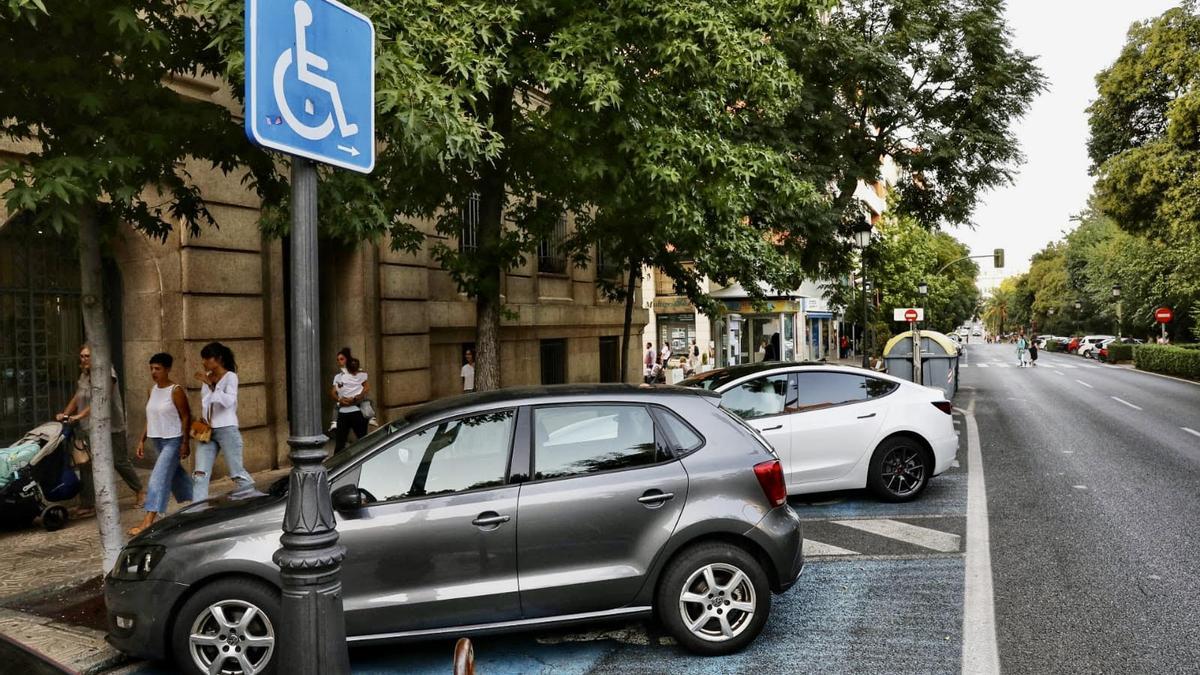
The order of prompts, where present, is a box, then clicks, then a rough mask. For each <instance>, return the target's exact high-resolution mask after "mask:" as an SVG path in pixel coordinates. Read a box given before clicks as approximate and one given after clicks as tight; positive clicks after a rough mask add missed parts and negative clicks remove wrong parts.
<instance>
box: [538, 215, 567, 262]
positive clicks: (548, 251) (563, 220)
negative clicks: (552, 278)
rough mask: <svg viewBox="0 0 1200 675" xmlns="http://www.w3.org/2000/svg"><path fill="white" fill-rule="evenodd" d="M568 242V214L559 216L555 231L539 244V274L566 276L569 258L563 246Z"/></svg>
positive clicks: (555, 223) (543, 238)
mask: <svg viewBox="0 0 1200 675" xmlns="http://www.w3.org/2000/svg"><path fill="white" fill-rule="evenodd" d="M566 240H567V214H565V213H563V214H561V215H559V217H558V220H557V221H555V222H554V229H553V230H552V231H551V232H550V233H549V234H548V235H546V236H545V237H542V239H541V241H539V242H538V272H541V273H543V274H566V273H567V256H566V253H565V252H564V251H563V244H564V242H566Z"/></svg>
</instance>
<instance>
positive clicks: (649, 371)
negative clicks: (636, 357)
mask: <svg viewBox="0 0 1200 675" xmlns="http://www.w3.org/2000/svg"><path fill="white" fill-rule="evenodd" d="M657 357H658V354H656V353H655V351H654V343H653V342H647V343H646V351H645V353H643V354H642V381H643V382H645V383H646V384H650V383H651V382H653V381H654V363H655V361H656V360H657Z"/></svg>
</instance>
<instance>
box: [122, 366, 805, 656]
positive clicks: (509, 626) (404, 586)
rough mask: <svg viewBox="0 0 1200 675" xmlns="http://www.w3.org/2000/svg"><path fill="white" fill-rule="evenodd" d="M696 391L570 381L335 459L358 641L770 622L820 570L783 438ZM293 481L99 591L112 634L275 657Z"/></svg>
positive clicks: (177, 539) (203, 516)
mask: <svg viewBox="0 0 1200 675" xmlns="http://www.w3.org/2000/svg"><path fill="white" fill-rule="evenodd" d="M719 403H720V400H719V398H718V397H717V396H716V395H715V394H711V393H709V392H704V391H699V390H696V389H684V388H680V387H651V386H643V387H634V386H627V385H563V386H558V387H537V388H514V389H504V390H500V391H494V392H487V393H477V394H468V395H464V396H458V397H454V398H450V399H444V400H441V401H436V402H433V403H429V404H427V405H424V406H421V407H418V408H416V409H414V410H413V411H411V412H409V413H408V414H407V415H405V416H404V417H403V418H402V419H400V420H397V421H395V422H392V423H390V424H388V425H386V426H384V427H381V428H380V429H379V430H378V431H376V432H374V433H372V434H370V435H368V436H366V437H365V438H363V439H361V440H360V441H358V442H357V443H355V444H354V445H352V446H351V447H349V448H347V449H346V450H344V451H343V452H341V453H339V454H338V455H335V456H333V457H330V458H329V459H328V460H326V468H327V470H328V474H329V480H330V485H331V488H332V493H331V495H332V502H333V508H334V511H335V515H336V518H337V529H338V533H339V536H340V543H341V544H342V545H344V546H345V547H346V558H345V560H344V562H343V563H342V573H341V580H342V591H343V592H342V605H343V609H344V611H345V621H346V634H347V637H348V640H349V641H350V642H352V643H355V644H364V643H375V642H388V641H396V640H409V639H427V638H438V637H449V636H454V637H458V636H461V635H470V634H473V633H480V632H497V631H514V630H522V629H528V628H533V627H538V628H541V627H545V626H548V625H555V624H561V623H574V622H579V621H587V620H593V619H614V618H627V617H636V616H651V615H652V614H653V615H655V616H656V617H657V618H658V620H660V621H661V622H662V623H663V624H664V625H665V627H666V629H667V630H668V632H670V634H671V635H672V636H673V637H674V638H675V640H676V641H677V642H678V643H679V644H680V645H681V646H682V647H684V648H685V649H688V650H690V651H693V652H696V653H699V654H706V655H716V654H727V653H730V652H734V651H737V650H739V649H741V648H743V647H745V646H746V645H747V644H749V643H750V642H751V641H752V640H754V638H755V637H756V636H757V635H758V634H759V632H760V631H761V630H762V627H763V625H764V623H765V622H766V620H767V616H768V614H769V612H770V609H771V594H772V593H782V592H784V591H786V590H787V589H788V588H789V587H790V586H791V585H792V584H793V583H794V582H795V581H796V579H797V577H798V576H799V574H800V571H801V569H802V567H803V564H804V558H803V553H802V550H801V546H802V541H803V539H802V537H801V529H800V521H799V519H798V517H797V516H796V513H795V512H794V511H793V510H792V509H791V508H790V507H789V506H788V505H787V490H786V487H785V484H784V479H783V469H782V466H781V464H780V460H779V458H778V457H777V455H776V454H775V452H774V451H773V450H772V449H771V447H770V445H769V444H768V443H767V442H766V441H765V440H764V439H763V438H762V437H761V436H759V435H758V433H756V432H755V431H754V430H753V429H751V428H750V427H748V426H747V425H746V424H745V423H743V422H742V421H741V420H738V419H737V418H735V417H734V416H732V415H730V414H729V413H727V412H726V411H725V410H724V409H722V408H720V407H719ZM287 489H288V482H287V480H286V479H284V480H281V481H279V482H276V483H275V484H274V485H272V486H271V488H270V490H269V491H268V494H266V495H264V496H256V497H251V498H239V496H238V495H232V496H229V495H227V496H224V497H219V498H216V499H212V500H209V501H206V502H201V503H198V504H193V505H192V506H189V507H186V508H184V509H182V510H181V511H179V512H178V513H176V514H174V515H172V516H170V517H167V518H165V519H163V520H161V521H159V522H158V523H155V525H154V526H153V527H151V528H149V529H147V530H146V531H145V532H144V533H143V534H141V535H140V536H138V537H135V538H134V539H133V540H132V541H131V542H130V543H129V544H128V545H127V546H126V547H125V549H124V550H123V551H122V552H121V554H120V557H119V558H118V563H117V565H116V567H115V568H114V569H113V571H112V572H110V573H109V575H108V576H107V577H106V579H105V600H106V602H107V607H108V613H109V640H110V642H112V643H113V644H114V645H115V646H117V647H118V648H119V649H121V650H122V651H124V652H127V653H130V654H134V655H137V656H140V657H146V658H154V659H158V658H164V657H166V656H168V655H170V656H172V657H173V658H174V659H175V662H176V664H177V667H178V669H179V671H180V672H186V673H197V672H203V673H215V672H222V673H243V674H246V675H249V674H250V673H260V672H263V671H264V670H268V671H269V670H270V669H272V668H273V666H274V662H275V648H276V646H277V641H276V640H277V631H278V628H279V625H280V620H281V617H280V580H279V569H278V567H277V566H276V565H275V564H274V563H273V562H272V554H273V553H274V552H275V550H276V549H277V548H278V547H279V531H280V525H281V522H282V520H283V515H284V507H285V502H286V492H287Z"/></svg>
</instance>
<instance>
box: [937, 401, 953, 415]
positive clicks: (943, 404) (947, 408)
mask: <svg viewBox="0 0 1200 675" xmlns="http://www.w3.org/2000/svg"><path fill="white" fill-rule="evenodd" d="M933 407H935V408H937V409H938V410H941V411H942V412H944V413H946V414H947V415H949V414H951V413H953V412H954V404H953V403H951V402H950V401H934V402H933Z"/></svg>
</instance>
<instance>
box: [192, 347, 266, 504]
mask: <svg viewBox="0 0 1200 675" xmlns="http://www.w3.org/2000/svg"><path fill="white" fill-rule="evenodd" d="M200 359H201V363H202V364H203V366H204V370H201V371H199V372H197V373H196V374H195V378H196V379H197V380H199V381H200V414H201V415H203V416H204V419H205V420H206V421H207V422H208V424H209V426H210V427H211V430H212V431H211V433H212V436H211V437H210V438H209V440H207V441H202V442H200V444H199V445H198V446H197V448H196V467H195V470H194V471H193V473H192V482H193V487H192V497H193V498H194V499H195V500H196V501H204V500H205V499H208V485H209V483H210V482H211V481H212V468H213V464H214V463H215V462H216V461H217V453H218V452H224V453H225V465H226V466H228V467H229V477H230V478H232V479H233V482H234V483H236V484H237V489H242V488H248V487H253V485H254V479H252V478H250V474H249V473H247V472H246V469H245V467H244V466H243V465H242V450H243V444H242V432H241V430H240V429H239V428H238V416H237V406H238V376H237V362H236V361H235V360H234V358H233V350H232V349H230V348H229V347H226V346H225V345H223V344H221V343H220V342H210V343H208V344H206V345H204V348H203V349H201V350H200Z"/></svg>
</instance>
